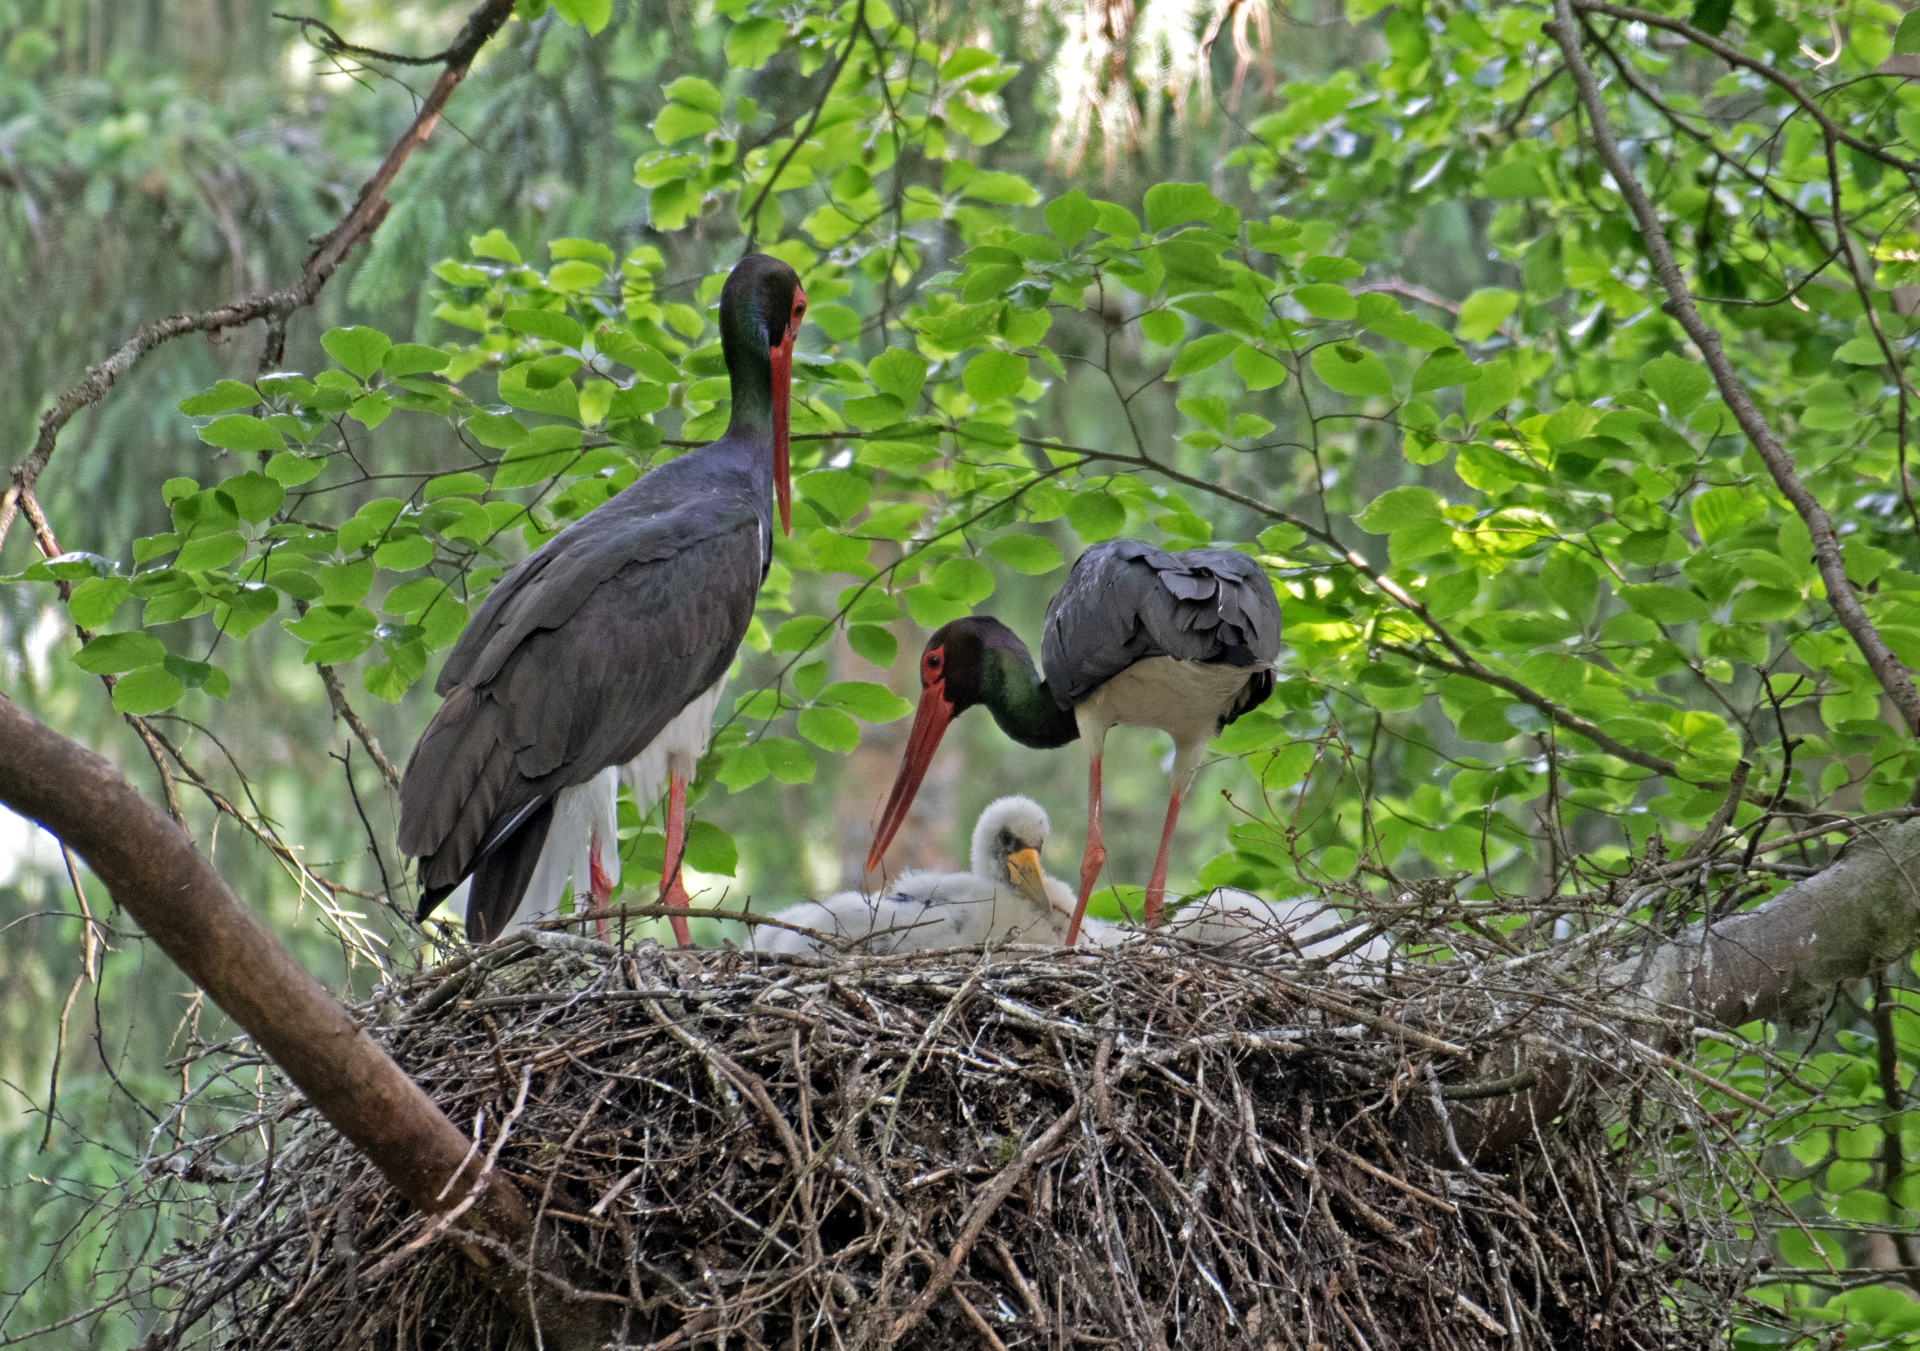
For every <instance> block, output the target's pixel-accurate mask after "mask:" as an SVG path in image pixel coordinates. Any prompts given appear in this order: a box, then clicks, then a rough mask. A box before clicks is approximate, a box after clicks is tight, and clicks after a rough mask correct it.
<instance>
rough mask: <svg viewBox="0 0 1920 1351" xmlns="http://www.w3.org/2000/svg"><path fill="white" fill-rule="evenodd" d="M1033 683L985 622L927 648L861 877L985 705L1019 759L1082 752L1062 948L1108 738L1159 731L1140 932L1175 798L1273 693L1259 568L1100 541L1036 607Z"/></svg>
mask: <svg viewBox="0 0 1920 1351" xmlns="http://www.w3.org/2000/svg"><path fill="white" fill-rule="evenodd" d="M1040 653H1041V657H1042V658H1043V659H1044V661H1045V662H1046V667H1047V676H1046V678H1045V679H1042V678H1041V677H1040V674H1039V673H1038V672H1037V671H1035V670H1034V668H1033V657H1032V655H1031V654H1030V653H1029V652H1028V651H1027V646H1026V644H1025V643H1023V642H1021V641H1020V640H1019V638H1017V637H1015V636H1014V633H1013V631H1012V630H1011V629H1009V628H1008V627H1007V626H1006V625H1004V624H1002V623H1001V622H1000V621H999V620H997V619H989V618H986V617H984V616H972V617H969V618H966V619H956V620H955V621H954V622H953V623H951V624H948V625H947V626H946V627H945V628H943V629H940V630H939V631H938V632H936V633H935V634H934V635H933V636H932V637H931V638H929V639H928V640H927V646H926V650H925V651H924V652H923V653H922V654H921V657H920V687H921V691H920V709H919V712H918V713H916V714H915V716H914V720H913V732H912V733H911V735H910V736H909V737H908V739H907V753H906V757H905V759H904V760H903V761H902V762H901V765H900V774H899V777H898V778H896V779H895V780H894V784H893V793H892V795H891V796H890V797H889V798H888V799H887V807H886V810H885V812H883V813H882V815H881V817H880V829H879V831H878V832H877V833H876V835H875V837H874V842H873V851H872V852H871V853H869V854H868V855H867V870H868V871H869V872H871V871H872V870H873V869H875V868H877V867H879V866H880V856H881V855H882V854H883V853H885V852H886V848H887V846H888V845H889V844H891V843H892V842H893V836H894V832H895V831H897V830H899V828H900V823H901V822H902V821H903V820H905V819H906V815H907V809H908V808H909V807H911V806H912V805H913V796H914V794H915V793H916V792H917V791H919V788H920V780H921V778H922V777H923V776H924V775H925V774H926V772H927V766H928V765H929V764H930V763H932V760H933V753H934V750H935V749H936V748H937V747H938V746H939V744H940V737H941V735H942V733H944V732H945V731H946V729H947V724H948V723H949V722H951V721H952V720H953V719H954V718H955V717H956V716H957V715H958V714H960V713H963V712H965V711H966V710H967V709H969V708H972V707H973V706H974V705H975V704H985V705H986V706H987V708H988V709H989V710H991V711H992V713H993V720H994V721H995V722H997V723H999V724H1000V730H1001V731H1003V732H1005V733H1006V734H1007V735H1008V736H1010V737H1012V738H1013V739H1014V740H1015V741H1018V742H1019V743H1020V744H1021V745H1023V746H1032V747H1035V748H1036V749H1042V750H1045V749H1050V748H1052V747H1055V746H1064V745H1065V744H1066V743H1067V742H1069V741H1072V740H1073V739H1074V738H1076V737H1083V738H1085V739H1086V741H1087V745H1088V749H1089V751H1090V752H1091V759H1090V761H1089V764H1088V767H1087V846H1086V852H1085V853H1084V854H1083V855H1082V856H1081V860H1080V897H1079V902H1078V904H1077V905H1075V907H1074V911H1073V919H1072V920H1071V921H1069V923H1068V925H1067V932H1066V938H1065V942H1066V943H1067V945H1068V946H1069V947H1071V946H1072V945H1073V943H1074V942H1075V941H1076V940H1077V939H1078V938H1079V936H1080V919H1081V916H1082V915H1084V914H1085V913H1086V909H1087V898H1088V897H1089V896H1091V895H1092V894H1093V883H1094V879H1095V878H1097V877H1098V876H1099V875H1100V867H1101V865H1102V864H1103V863H1105V862H1106V857H1107V851H1106V849H1105V848H1104V847H1102V845H1101V843H1100V757H1101V753H1102V750H1103V748H1104V747H1105V745H1106V738H1107V732H1108V730H1109V729H1110V728H1113V727H1115V726H1120V725H1124V726H1127V727H1157V728H1159V729H1160V730H1161V731H1163V732H1166V733H1167V734H1168V735H1169V736H1171V737H1172V738H1173V747H1174V755H1173V794H1172V798H1171V800H1170V801H1169V802H1168V803H1167V823H1166V826H1165V827H1164V828H1163V829H1162V831H1161V832H1160V853H1159V855H1158V856H1157V857H1156V858H1155V859H1154V863H1153V876H1152V877H1151V878H1150V879H1149V880H1148V882H1147V894H1146V904H1145V911H1146V913H1145V916H1144V918H1145V920H1146V923H1147V926H1148V927H1149V928H1151V927H1153V926H1155V925H1157V924H1158V923H1159V921H1160V910H1161V903H1162V901H1163V899H1164V897H1165V895H1166V889H1167V855H1168V853H1169V852H1170V850H1171V848H1172V845H1173V830H1174V826H1175V824H1176V823H1177V822H1178V821H1179V819H1180V800H1181V797H1182V796H1183V795H1184V794H1185V792H1186V789H1187V785H1188V782H1189V781H1190V780H1191V779H1192V777H1193V772H1194V770H1195V769H1196V768H1198V766H1199V764H1200V756H1201V753H1202V752H1203V751H1205V749H1206V745H1207V741H1208V740H1209V739H1210V738H1211V737H1213V736H1214V735H1215V734H1216V733H1217V732H1219V730H1220V729H1221V728H1222V727H1224V726H1226V725H1227V724H1228V723H1230V722H1232V721H1233V720H1234V719H1235V718H1237V717H1239V716H1240V715H1241V714H1242V713H1245V712H1247V711H1248V710H1249V709H1252V708H1255V707H1257V706H1258V705H1259V704H1261V703H1262V702H1264V701H1265V699H1266V697H1267V695H1268V694H1270V693H1271V692H1272V691H1273V665H1274V662H1275V661H1276V660H1277V659H1278V658H1279V655H1280V602H1279V600H1278V599H1277V598H1276V597H1275V596H1274V594H1273V583H1272V582H1270V581H1269V580H1267V574H1266V573H1265V572H1263V571H1262V570H1261V568H1260V565H1259V564H1257V563H1255V562H1254V561H1253V560H1252V559H1251V558H1248V557H1247V556H1246V555H1245V554H1239V553H1234V552H1233V551H1232V550H1229V549H1190V550H1188V551H1186V552H1185V553H1178V554H1170V553H1168V552H1166V551H1165V550H1164V549H1156V548H1153V547H1152V546H1151V545H1146V544H1140V543H1136V542H1135V541H1133V540H1110V541H1108V542H1107V543H1104V544H1096V545H1095V546H1094V547H1093V548H1091V549H1089V550H1087V551H1086V552H1085V553H1084V554H1081V555H1080V559H1079V561H1078V562H1076V563H1075V564H1074V565H1073V571H1072V573H1070V574H1069V575H1068V577H1067V584H1066V585H1065V586H1063V587H1061V588H1060V591H1059V594H1057V595H1056V596H1054V598H1053V600H1052V601H1051V602H1050V603H1049V604H1048V606H1047V624H1046V637H1045V640H1044V641H1043V642H1042V643H1041V648H1040Z"/></svg>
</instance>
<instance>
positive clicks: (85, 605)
mask: <svg viewBox="0 0 1920 1351" xmlns="http://www.w3.org/2000/svg"><path fill="white" fill-rule="evenodd" d="M132 590H133V582H132V580H131V579H130V578H126V577H89V578H87V580H86V581H84V582H82V583H80V585H78V586H76V587H74V588H73V594H72V595H71V596H69V597H67V613H68V614H70V615H72V616H73V622H74V623H75V624H76V625H78V626H79V627H81V628H83V629H97V628H99V627H100V626H101V625H102V624H105V623H107V622H108V621H109V620H111V619H112V618H113V613H114V611H116V610H118V609H119V608H120V603H121V602H122V601H124V600H125V599H126V598H127V596H128V595H129V594H130V593H131V592H132Z"/></svg>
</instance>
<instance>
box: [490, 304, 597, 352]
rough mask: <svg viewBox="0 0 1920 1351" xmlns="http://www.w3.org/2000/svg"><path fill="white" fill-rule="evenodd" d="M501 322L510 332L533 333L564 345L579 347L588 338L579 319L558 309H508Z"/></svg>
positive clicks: (537, 336)
mask: <svg viewBox="0 0 1920 1351" xmlns="http://www.w3.org/2000/svg"><path fill="white" fill-rule="evenodd" d="M500 322H501V324H502V325H503V326H504V327H505V328H507V329H508V330H509V331H510V332H513V333H531V334H533V336H534V337H536V338H545V339H546V340H547V341H548V342H557V343H559V344H560V345H561V346H562V347H579V346H580V345H581V344H582V343H583V342H585V341H586V339H587V331H586V330H585V329H584V328H582V327H580V324H579V322H578V321H577V320H575V319H573V318H571V317H570V316H568V315H564V314H561V313H560V312H559V311H557V310H508V311H507V312H506V313H505V314H503V315H501V316H500Z"/></svg>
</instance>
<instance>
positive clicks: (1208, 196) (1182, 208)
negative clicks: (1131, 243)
mask: <svg viewBox="0 0 1920 1351" xmlns="http://www.w3.org/2000/svg"><path fill="white" fill-rule="evenodd" d="M1143 206H1144V209H1145V211H1146V215H1147V228H1148V229H1149V230H1153V231H1156V232H1158V231H1160V230H1164V229H1166V228H1168V227H1169V226H1173V225H1184V224H1185V223H1186V222H1188V221H1200V222H1201V223H1203V224H1210V223H1211V222H1212V221H1213V219H1214V218H1215V217H1216V216H1218V215H1219V214H1220V200H1219V199H1218V198H1217V197H1215V196H1214V195H1213V193H1212V192H1211V191H1209V190H1208V188H1207V186H1206V184H1204V183H1156V184H1154V185H1153V186H1152V187H1150V188H1148V189H1147V196H1146V200H1145V202H1144V203H1143Z"/></svg>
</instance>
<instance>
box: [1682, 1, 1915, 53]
mask: <svg viewBox="0 0 1920 1351" xmlns="http://www.w3.org/2000/svg"><path fill="white" fill-rule="evenodd" d="M1732 17H1733V0H1693V26H1694V27H1695V28H1698V29H1699V30H1700V31H1701V32H1703V33H1711V34H1713V36H1715V37H1719V36H1720V35H1721V34H1722V33H1724V32H1726V31H1727V21H1728V20H1729V19H1731V18H1732ZM1915 50H1917V51H1920V48H1916V49H1915Z"/></svg>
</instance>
